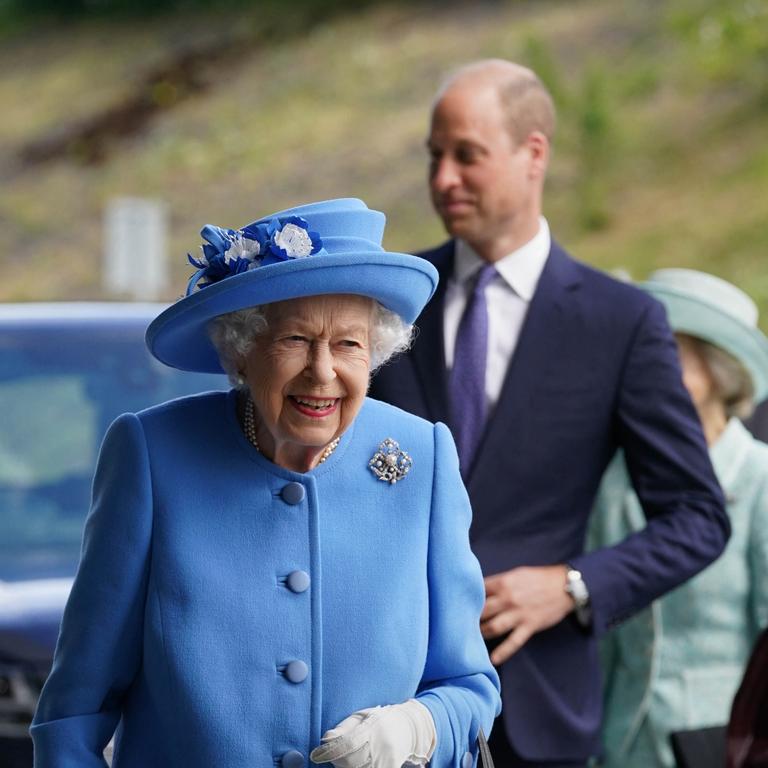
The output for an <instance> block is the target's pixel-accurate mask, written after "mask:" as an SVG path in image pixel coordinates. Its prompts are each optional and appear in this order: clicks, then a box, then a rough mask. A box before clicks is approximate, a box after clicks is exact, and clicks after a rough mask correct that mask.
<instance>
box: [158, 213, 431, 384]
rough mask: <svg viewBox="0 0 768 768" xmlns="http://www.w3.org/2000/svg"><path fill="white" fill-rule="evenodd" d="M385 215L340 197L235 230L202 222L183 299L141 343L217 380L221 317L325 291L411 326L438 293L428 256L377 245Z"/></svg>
mask: <svg viewBox="0 0 768 768" xmlns="http://www.w3.org/2000/svg"><path fill="white" fill-rule="evenodd" d="M385 221H386V219H385V216H384V214H383V213H381V212H379V211H372V210H370V209H369V208H368V207H367V206H366V205H365V203H364V202H363V201H362V200H356V199H354V198H345V199H340V200H326V201H325V202H321V203H311V204H309V205H301V206H298V207H297V208H289V209H287V210H284V211H279V212H278V213H273V214H271V215H270V216H265V217H264V218H262V219H258V220H257V221H254V222H253V223H252V224H249V225H248V226H246V227H243V228H242V229H240V230H231V229H221V228H219V227H214V226H212V225H207V226H205V227H203V229H202V230H201V234H202V236H203V237H204V238H205V239H206V240H207V243H206V244H205V245H203V246H202V250H203V254H202V256H201V257H200V258H199V259H194V258H192V256H190V257H189V260H190V262H191V263H192V264H193V265H194V266H195V267H197V272H195V274H194V275H193V276H192V278H191V279H190V281H189V286H188V288H187V293H186V296H184V297H183V298H181V299H179V301H177V302H176V303H175V304H173V305H172V306H171V307H169V308H168V309H166V310H165V311H164V312H162V313H161V314H160V315H158V317H156V318H155V319H154V320H153V321H152V323H151V324H150V326H149V328H148V329H147V336H146V340H147V346H148V347H149V350H150V352H151V353H152V354H153V355H154V356H155V357H156V358H157V359H158V360H160V361H161V362H163V363H165V364H166V365H169V366H171V367H172V368H181V369H182V370H187V371H201V372H205V373H220V372H221V370H222V369H221V366H220V364H219V358H218V355H217V353H216V350H215V348H214V346H213V344H212V343H211V340H210V339H209V337H208V331H207V327H208V323H209V321H210V320H212V319H213V318H214V317H217V316H218V315H223V314H226V313H227V312H234V311H235V310H238V309H245V308H247V307H253V306H258V305H263V304H269V303H271V302H275V301H283V300H285V299H295V298H299V297H301V296H316V295H319V294H329V293H351V294H358V295H361V296H369V297H370V298H372V299H375V300H376V301H378V302H380V303H381V304H382V305H383V306H384V307H386V308H387V309H389V310H391V311H393V312H396V313H397V314H398V315H400V317H402V318H403V320H405V322H407V323H412V322H413V321H414V320H415V319H416V318H417V317H418V315H419V314H420V312H421V310H422V309H423V308H424V305H425V304H426V303H427V301H429V299H430V298H431V296H432V294H433V293H434V292H435V288H436V287H437V280H438V276H437V270H435V268H434V267H433V266H432V265H431V264H430V263H429V262H428V261H425V260H424V259H420V258H418V257H417V256H410V255H408V254H404V253H389V252H387V251H385V250H384V249H383V248H382V246H381V238H382V235H383V233H384V222H385Z"/></svg>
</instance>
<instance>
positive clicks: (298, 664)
mask: <svg viewBox="0 0 768 768" xmlns="http://www.w3.org/2000/svg"><path fill="white" fill-rule="evenodd" d="M308 674H309V667H308V666H307V665H306V664H305V663H304V662H303V661H292V662H291V663H290V664H289V665H288V666H287V667H286V668H285V676H286V677H287V678H288V680H290V682H292V683H303V682H304V680H306V679H307V675H308Z"/></svg>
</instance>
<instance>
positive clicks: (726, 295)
mask: <svg viewBox="0 0 768 768" xmlns="http://www.w3.org/2000/svg"><path fill="white" fill-rule="evenodd" d="M640 287H641V288H643V290H645V291H647V292H648V293H650V294H651V295H652V296H654V297H655V298H657V299H658V300H659V301H660V302H661V303H662V304H663V305H664V307H665V308H666V310H667V318H668V320H669V324H670V326H671V327H672V330H673V331H675V332H676V333H686V334H688V335H689V336H695V337H696V338H699V339H703V340H704V341H708V342H709V343H710V344H714V345H715V346H716V347H720V349H723V350H725V351H726V352H728V353H729V354H731V355H733V357H735V358H736V359H737V360H738V361H739V362H740V363H741V364H742V365H743V366H744V367H745V368H746V369H747V371H748V372H749V374H750V376H751V377H752V384H753V386H754V388H755V402H759V401H761V400H764V399H765V398H766V396H768V338H766V337H765V335H764V334H763V333H762V332H761V331H760V329H759V328H758V327H757V315H758V311H757V305H756V304H755V302H754V301H752V299H751V298H750V297H749V296H747V294H746V293H744V291H742V290H741V289H740V288H737V287H736V286H735V285H733V284H732V283H729V282H727V281H726V280H723V279H721V278H719V277H715V276H714V275H710V274H707V273H706V272H699V271H698V270H695V269H659V270H657V271H656V272H653V273H652V274H651V275H650V277H649V278H648V280H647V281H646V282H645V283H642V284H641V285H640Z"/></svg>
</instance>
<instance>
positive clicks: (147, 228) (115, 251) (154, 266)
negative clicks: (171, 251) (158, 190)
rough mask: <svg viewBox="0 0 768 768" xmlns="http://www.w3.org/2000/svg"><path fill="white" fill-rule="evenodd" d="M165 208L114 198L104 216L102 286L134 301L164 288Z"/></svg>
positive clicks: (159, 293)
mask: <svg viewBox="0 0 768 768" xmlns="http://www.w3.org/2000/svg"><path fill="white" fill-rule="evenodd" d="M167 218H168V214H167V207H166V205H165V203H163V202H162V201H160V200H150V199H147V198H141V197H116V198H113V199H112V200H110V202H109V203H108V205H107V210H106V214H105V220H104V223H105V227H104V234H105V243H104V272H103V285H104V288H105V289H106V290H107V291H109V292H110V293H118V294H127V295H129V296H130V297H132V298H133V299H136V300H147V301H149V300H153V299H159V298H162V296H163V293H164V292H165V291H166V290H167V288H168V259H167V228H168V226H167Z"/></svg>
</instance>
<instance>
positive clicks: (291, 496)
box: [280, 483, 307, 505]
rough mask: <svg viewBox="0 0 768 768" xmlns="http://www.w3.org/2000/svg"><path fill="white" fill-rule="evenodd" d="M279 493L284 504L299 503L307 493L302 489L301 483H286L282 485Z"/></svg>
mask: <svg viewBox="0 0 768 768" xmlns="http://www.w3.org/2000/svg"><path fill="white" fill-rule="evenodd" d="M280 495H281V496H282V497H283V501H284V502H285V503H286V504H291V505H295V504H301V502H302V501H304V497H305V496H306V495H307V492H306V491H305V490H304V486H303V485H302V484H301V483H288V485H286V486H284V487H283V490H282V491H280Z"/></svg>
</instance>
